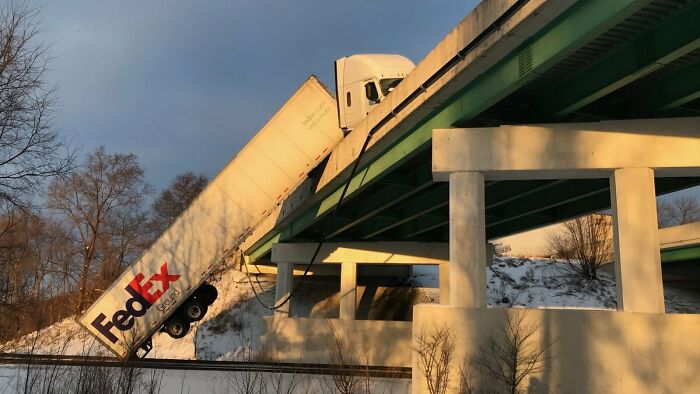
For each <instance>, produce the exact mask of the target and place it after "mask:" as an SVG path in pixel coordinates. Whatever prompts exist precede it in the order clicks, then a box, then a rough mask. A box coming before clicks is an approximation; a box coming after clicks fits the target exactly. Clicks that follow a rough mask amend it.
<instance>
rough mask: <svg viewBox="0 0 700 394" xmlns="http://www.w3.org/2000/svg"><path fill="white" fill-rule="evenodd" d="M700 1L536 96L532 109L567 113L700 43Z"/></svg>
mask: <svg viewBox="0 0 700 394" xmlns="http://www.w3.org/2000/svg"><path fill="white" fill-rule="evenodd" d="M698 21H700V4H694V5H693V6H691V7H689V8H688V9H684V10H683V11H682V12H679V13H678V15H677V16H676V17H674V18H670V19H668V20H665V21H664V22H663V23H662V24H661V25H660V26H658V27H657V28H654V29H653V30H650V31H647V32H646V33H644V34H642V35H641V36H639V37H638V38H637V39H635V40H633V41H631V42H629V43H627V44H626V45H624V46H623V47H622V48H620V49H619V50H617V51H616V52H614V53H613V54H611V55H608V56H607V57H605V58H603V59H601V60H600V61H598V62H597V63H595V64H594V65H592V66H590V67H588V68H586V69H584V70H582V71H581V72H580V73H578V74H577V75H575V76H573V77H572V78H570V79H568V80H567V81H565V82H564V83H563V84H562V86H560V87H559V88H558V89H554V90H552V91H548V92H545V93H543V94H542V95H541V96H540V97H538V98H535V99H534V100H533V102H535V103H537V105H535V106H534V107H533V108H531V109H530V111H529V112H531V113H534V114H536V115H535V116H537V115H540V116H542V115H545V116H547V115H554V116H564V115H568V114H570V113H572V112H576V111H577V110H578V109H580V108H582V107H584V106H586V105H588V104H590V103H592V102H593V101H595V100H597V99H599V98H601V97H603V96H606V95H608V94H609V93H611V92H613V91H615V90H617V89H619V88H621V87H623V86H625V85H627V84H629V83H631V82H634V81H635V80H638V79H640V78H642V77H644V76H646V75H648V74H649V73H651V72H652V71H654V70H657V69H659V68H661V67H663V66H664V65H666V64H668V63H670V62H672V61H673V60H675V59H677V58H679V57H681V56H683V55H685V54H687V53H689V52H691V51H693V50H695V49H697V48H699V47H700V29H698V23H700V22H698Z"/></svg>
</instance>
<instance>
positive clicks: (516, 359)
mask: <svg viewBox="0 0 700 394" xmlns="http://www.w3.org/2000/svg"><path fill="white" fill-rule="evenodd" d="M526 318H527V310H522V311H517V310H512V309H511V310H507V309H506V310H504V311H503V323H502V324H501V325H500V326H499V330H498V331H496V332H495V333H493V334H491V335H489V336H488V338H487V340H486V341H485V343H484V344H483V345H482V346H481V347H480V348H479V350H478V352H477V353H476V355H475V356H474V357H473V359H472V360H471V363H472V364H473V365H474V366H475V367H476V370H477V371H478V372H479V379H480V382H481V384H482V385H487V384H488V383H489V382H490V381H496V382H500V383H502V384H504V385H505V387H507V389H508V392H510V393H511V394H515V393H519V392H522V386H523V383H524V382H525V379H526V378H527V377H528V376H530V375H532V374H536V373H540V372H543V371H544V370H545V369H546V368H547V367H548V365H549V363H550V362H551V357H547V352H548V350H549V349H550V348H551V346H552V344H553V342H544V343H540V342H538V341H536V340H535V335H536V333H537V332H538V330H539V327H538V326H537V325H534V324H528V323H527V322H526ZM464 371H465V369H462V372H461V379H460V381H462V382H463V383H462V387H463V388H465V387H466V388H468V390H465V391H467V392H473V390H474V383H473V382H470V378H471V375H470V373H469V372H466V373H465V372H464ZM466 371H469V370H468V369H466ZM464 382H466V384H465V383H464Z"/></svg>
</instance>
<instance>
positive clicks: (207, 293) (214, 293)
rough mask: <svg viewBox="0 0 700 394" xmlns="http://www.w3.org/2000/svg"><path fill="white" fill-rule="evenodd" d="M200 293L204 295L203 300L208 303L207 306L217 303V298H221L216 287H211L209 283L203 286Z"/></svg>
mask: <svg viewBox="0 0 700 394" xmlns="http://www.w3.org/2000/svg"><path fill="white" fill-rule="evenodd" d="M199 293H200V294H201V295H202V299H203V300H204V301H205V302H206V303H207V305H211V304H213V303H214V301H216V298H217V297H218V296H219V291H218V290H216V287H214V285H210V284H209V283H205V284H203V285H202V286H201V287H200V288H199Z"/></svg>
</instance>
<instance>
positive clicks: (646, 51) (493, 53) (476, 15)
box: [244, 0, 700, 262]
mask: <svg viewBox="0 0 700 394" xmlns="http://www.w3.org/2000/svg"><path fill="white" fill-rule="evenodd" d="M698 20H700V7H699V6H698V2H697V1H686V0H656V1H627V0H622V1H578V2H577V1H569V0H559V1H543V0H541V1H535V0H531V1H505V0H498V1H488V2H485V3H483V4H481V5H480V6H479V7H477V8H476V9H475V10H474V12H473V13H472V14H470V15H469V16H467V17H466V18H465V20H464V21H462V22H461V23H460V24H459V25H458V26H457V27H456V28H455V29H454V30H453V31H452V32H451V33H450V34H449V35H448V36H447V37H446V38H445V39H444V40H443V41H442V42H441V43H439V44H438V45H437V46H436V48H435V49H434V50H433V51H432V52H430V54H429V55H428V56H426V58H425V59H424V60H423V61H421V62H420V63H419V64H418V66H417V67H416V69H415V71H413V72H412V73H411V74H410V75H409V76H408V78H406V80H404V82H402V83H401V84H400V85H399V86H398V88H397V89H396V90H395V91H394V92H393V93H392V95H391V96H393V97H391V96H390V97H389V99H388V100H386V101H384V102H382V103H380V104H379V107H378V108H377V109H375V110H374V111H373V112H372V113H370V115H369V116H368V118H367V119H366V120H365V121H364V122H363V123H361V124H360V125H359V126H358V127H357V128H356V129H355V130H353V131H352V132H351V133H350V135H348V136H347V137H346V138H345V140H343V141H342V142H341V143H340V145H339V146H338V147H337V148H336V149H335V150H334V152H333V153H332V154H331V156H330V158H329V160H328V162H327V163H325V166H321V167H320V168H318V169H317V171H316V179H314V180H312V181H310V182H308V183H307V184H306V185H304V187H303V188H300V190H299V191H298V193H297V194H296V195H293V196H292V197H290V199H289V201H286V202H285V203H283V204H282V205H281V206H280V209H279V211H278V212H277V213H276V215H273V216H272V217H271V218H270V219H269V220H268V222H267V223H265V224H263V225H262V226H260V227H259V229H258V231H257V232H256V233H255V234H254V236H252V237H250V238H249V241H248V242H246V243H245V244H244V251H245V253H246V254H247V255H249V256H250V260H251V261H252V262H255V261H259V260H263V261H265V260H268V259H269V257H270V251H271V248H272V245H273V244H274V243H278V242H304V241H311V242H313V241H314V240H318V239H319V238H320V236H321V234H322V233H324V232H325V233H326V238H327V240H328V241H399V240H400V241H423V242H445V241H447V240H448V223H449V210H448V185H447V184H445V183H440V182H435V181H434V180H433V176H432V172H431V170H432V168H431V160H432V151H431V142H432V130H433V129H441V128H454V127H459V128H461V127H467V128H471V127H490V126H499V125H508V124H535V123H562V122H565V123H575V122H599V121H606V120H619V119H632V118H665V117H687V116H697V115H698V114H700V101H699V100H697V99H698V97H700V62H699V61H698V60H700V50H699V49H698V47H699V46H700V41H699V38H698V27H697V21H698ZM370 131H371V132H373V136H372V138H371V139H370V143H369V148H368V149H367V151H366V152H365V154H364V155H363V157H362V160H361V163H360V170H359V171H358V172H357V173H356V174H355V175H354V177H353V179H352V180H351V181H350V187H349V188H348V192H347V196H346V197H345V200H344V202H343V209H342V210H341V211H340V212H339V213H338V214H337V215H333V216H329V215H328V212H329V211H330V210H331V209H332V208H333V207H334V206H335V204H336V203H337V201H338V199H339V196H340V194H341V191H342V188H343V186H344V183H345V182H346V179H347V177H348V176H349V171H350V168H351V164H352V163H353V161H354V160H355V159H356V158H357V156H358V154H359V152H360V150H361V147H362V143H363V141H364V139H365V136H366V135H367V134H368V133H369V132H370ZM697 184H700V177H698V176H686V177H656V179H655V189H656V192H657V194H663V193H668V192H672V191H676V190H679V189H683V188H687V187H690V186H694V185H697ZM609 187H610V186H609V181H608V179H607V178H606V177H601V178H596V179H535V180H494V181H489V182H487V184H486V190H485V198H486V204H485V205H486V237H487V238H489V239H491V238H496V237H501V236H505V235H509V234H513V233H517V232H521V231H524V230H527V229H530V228H535V227H540V226H543V225H546V224H549V223H554V222H557V221H561V220H563V219H566V218H570V217H574V216H577V215H581V214H584V213H588V212H594V211H598V210H601V209H605V208H608V207H610V205H611V201H610V189H609Z"/></svg>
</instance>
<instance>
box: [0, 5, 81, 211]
mask: <svg viewBox="0 0 700 394" xmlns="http://www.w3.org/2000/svg"><path fill="white" fill-rule="evenodd" d="M37 17H38V9H31V8H28V7H27V6H26V5H25V4H24V3H20V2H14V1H10V2H4V3H3V4H0V204H2V208H3V209H4V210H5V211H8V212H9V211H11V210H13V209H19V210H22V211H26V210H27V209H29V208H30V206H31V205H32V201H31V199H32V194H33V193H34V192H36V191H37V190H38V189H39V187H40V186H41V185H42V183H43V181H44V180H46V179H47V178H49V177H53V176H56V175H60V174H64V173H65V172H66V171H67V170H69V169H70V167H71V163H72V161H73V153H72V152H71V151H70V149H69V146H68V144H67V142H66V141H65V140H64V139H63V138H61V136H60V135H59V133H58V131H57V130H56V128H54V127H53V126H52V123H51V117H52V110H53V108H54V104H55V99H54V91H53V89H52V88H51V87H49V86H47V84H46V81H45V73H46V69H47V64H48V61H49V58H48V56H47V53H46V47H45V46H44V45H43V44H42V43H41V42H39V41H38V34H39V22H38V20H37Z"/></svg>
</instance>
